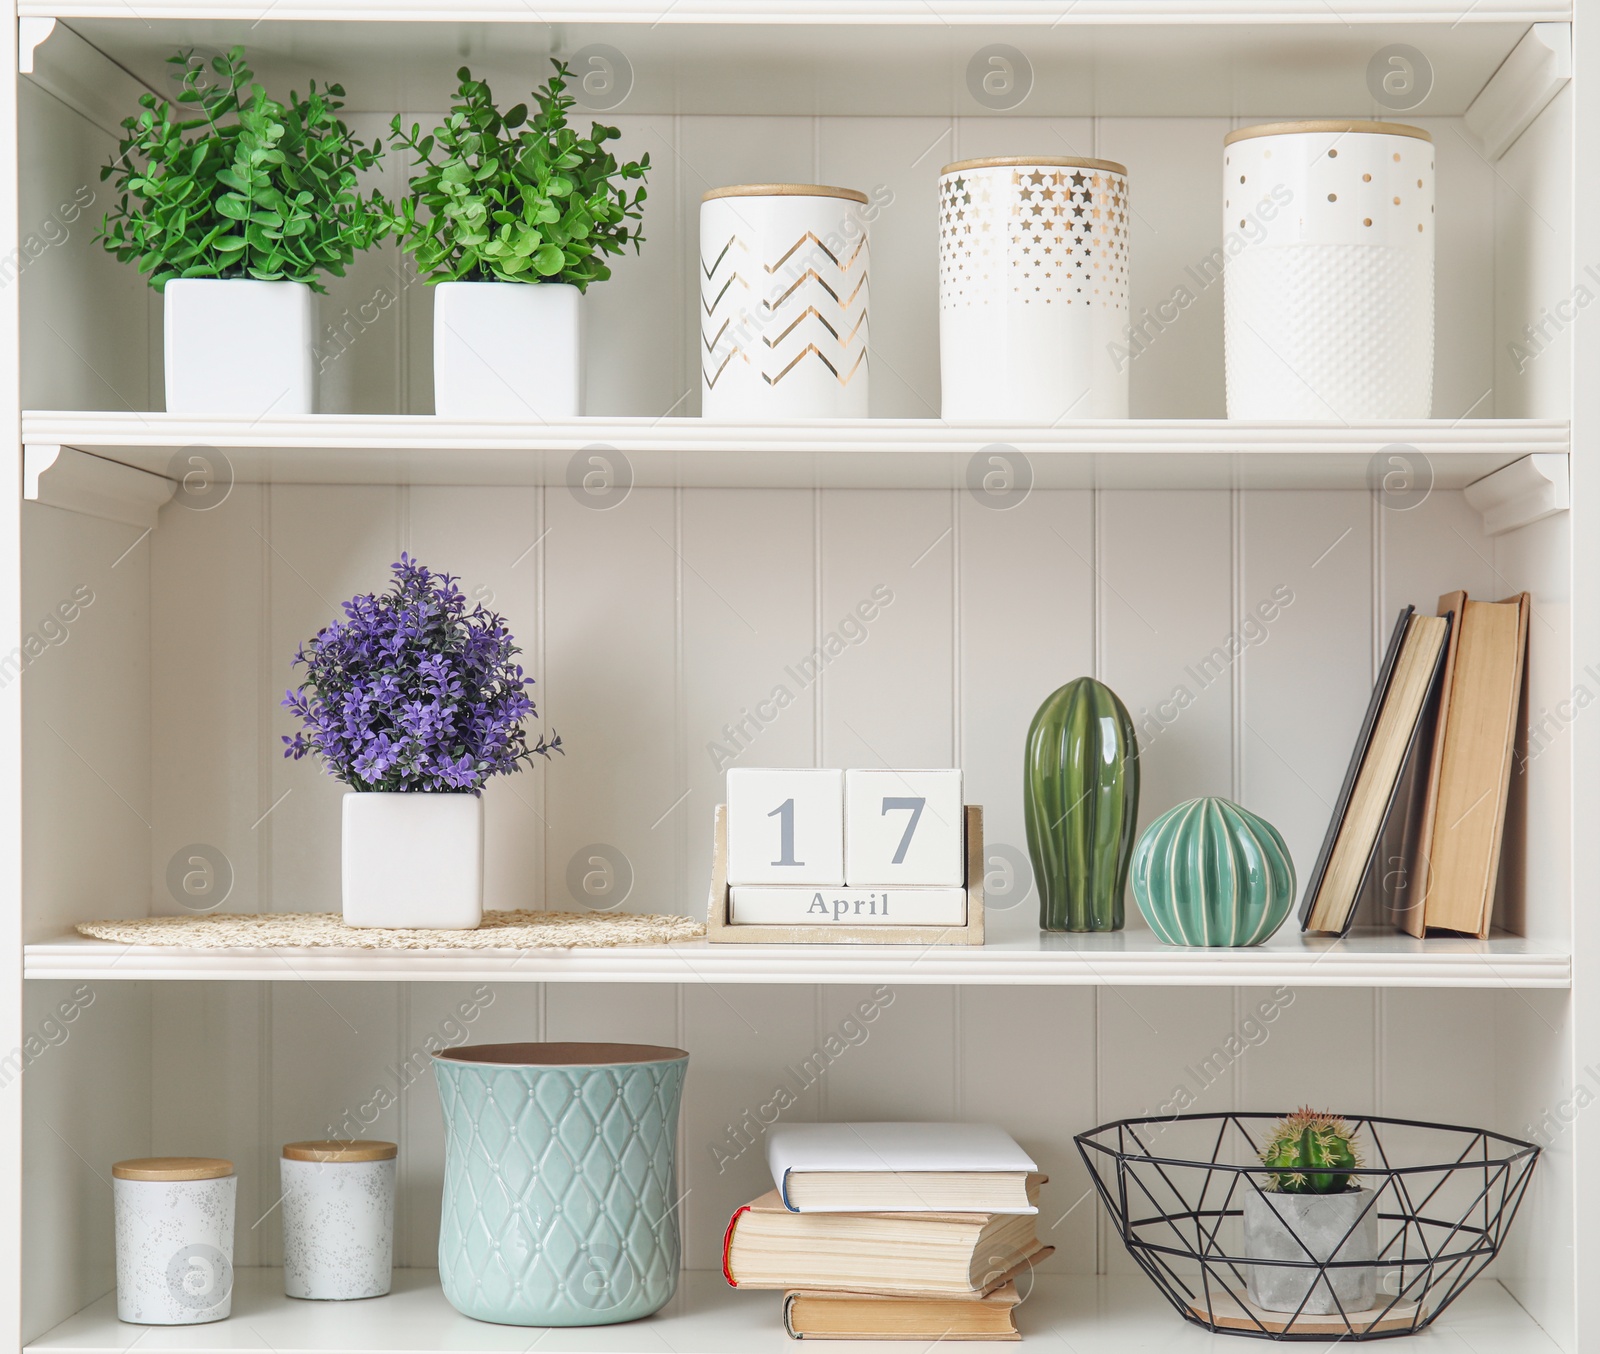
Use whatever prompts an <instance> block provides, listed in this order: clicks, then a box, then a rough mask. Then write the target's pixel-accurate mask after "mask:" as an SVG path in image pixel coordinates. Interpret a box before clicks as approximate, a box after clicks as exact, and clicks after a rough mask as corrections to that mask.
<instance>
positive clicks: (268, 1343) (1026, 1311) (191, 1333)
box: [30, 1269, 1557, 1354]
mask: <svg viewBox="0 0 1600 1354" xmlns="http://www.w3.org/2000/svg"><path fill="white" fill-rule="evenodd" d="M282 1285H283V1279H282V1271H281V1270H275V1269H267V1270H243V1271H240V1272H239V1276H238V1278H237V1279H236V1281H235V1288H234V1295H235V1296H234V1312H235V1315H234V1317H233V1320H232V1321H231V1322H230V1323H229V1324H230V1325H231V1326H233V1327H234V1328H235V1329H236V1330H237V1329H239V1328H241V1327H242V1329H243V1331H244V1338H245V1339H246V1340H249V1341H251V1342H252V1343H251V1344H249V1345H245V1346H243V1347H245V1348H256V1349H271V1350H277V1351H279V1354H329V1352H330V1351H342V1350H352V1351H356V1352H357V1354H409V1352H410V1351H413V1350H415V1351H424V1350H428V1351H432V1350H440V1349H462V1348H466V1349H475V1350H476V1349H482V1350H504V1351H508V1352H509V1351H517V1352H518V1354H520V1352H521V1351H523V1350H525V1349H526V1348H527V1339H528V1337H527V1335H526V1334H525V1333H519V1332H518V1331H517V1330H516V1329H515V1328H507V1327H504V1326H500V1327H491V1328H490V1329H489V1330H488V1331H485V1330H484V1329H483V1327H482V1325H481V1323H476V1322H473V1321H471V1320H470V1319H468V1318H467V1317H464V1316H461V1315H460V1314H459V1313H457V1312H456V1311H455V1309H454V1308H452V1307H451V1306H450V1304H449V1303H448V1302H446V1301H445V1300H444V1295H443V1294H442V1293H441V1292H440V1291H439V1285H438V1279H437V1276H436V1275H435V1274H434V1273H433V1272H432V1271H430V1270H409V1271H405V1275H404V1278H403V1279H402V1280H401V1282H400V1283H399V1284H397V1285H396V1289H395V1293H394V1295H393V1296H392V1297H391V1298H389V1299H388V1300H386V1301H385V1302H383V1303H382V1304H373V1303H341V1304H334V1303H314V1304H313V1303H306V1302H293V1301H291V1300H289V1299H287V1298H285V1297H283V1296H282ZM781 1301H782V1298H781V1296H780V1295H779V1294H777V1293H737V1292H734V1291H733V1290H732V1289H731V1288H729V1287H728V1285H727V1284H726V1283H725V1282H724V1281H723V1278H722V1275H721V1274H718V1273H715V1272H712V1273H706V1272H704V1271H690V1272H688V1273H686V1274H685V1275H684V1276H683V1285H682V1287H681V1289H680V1290H679V1294H678V1296H677V1297H676V1298H674V1299H673V1301H672V1302H671V1303H670V1304H669V1305H668V1306H667V1308H666V1309H665V1310H664V1311H663V1312H662V1313H661V1315H660V1316H658V1317H655V1318H653V1319H652V1320H651V1321H650V1322H649V1323H648V1324H635V1325H632V1326H618V1327H612V1328H610V1329H606V1328H605V1327H601V1328H599V1329H598V1330H597V1329H595V1328H593V1327H591V1328H589V1329H587V1330H583V1329H580V1330H553V1331H550V1332H549V1333H548V1334H547V1335H545V1336H543V1337H542V1338H541V1339H540V1340H539V1343H538V1346H537V1348H538V1349H539V1350H540V1351H545V1350H549V1351H550V1352H551V1354H590V1352H591V1351H594V1350H617V1351H625V1354H635V1351H637V1354H660V1351H662V1350H669V1351H672V1350H677V1351H682V1350H689V1349H694V1350H704V1351H705V1354H778V1351H783V1350H792V1349H793V1348H794V1346H793V1343H792V1342H791V1341H790V1340H789V1339H788V1338H787V1337H786V1336H785V1335H784V1334H783V1326H782V1323H781V1321H780V1319H779V1305H780V1303H781ZM1022 1313H1023V1315H1022V1318H1021V1319H1022V1321H1023V1322H1024V1324H1025V1325H1026V1328H1027V1332H1028V1335H1027V1338H1028V1339H1029V1340H1037V1341H1038V1342H1039V1343H1041V1344H1043V1343H1044V1342H1045V1341H1047V1340H1053V1339H1058V1340H1062V1341H1067V1342H1069V1347H1070V1348H1071V1349H1073V1350H1075V1351H1079V1354H1128V1351H1132V1350H1140V1351H1143V1350H1146V1349H1156V1348H1161V1349H1176V1350H1215V1351H1222V1350H1226V1349H1229V1348H1233V1347H1234V1345H1233V1343H1232V1342H1231V1341H1229V1340H1228V1339H1227V1338H1226V1337H1224V1336H1209V1335H1207V1334H1206V1333H1205V1332H1204V1331H1199V1330H1193V1329H1190V1328H1188V1327H1185V1326H1183V1325H1182V1324H1181V1323H1178V1322H1177V1321H1176V1319H1175V1318H1174V1317H1173V1316H1172V1313H1171V1309H1170V1308H1168V1307H1166V1306H1165V1305H1164V1304H1160V1303H1159V1299H1158V1298H1157V1297H1156V1295H1155V1292H1154V1290H1153V1289H1152V1288H1151V1287H1150V1285H1149V1284H1148V1283H1146V1282H1145V1281H1144V1280H1143V1279H1102V1280H1094V1279H1072V1278H1063V1279H1056V1280H1054V1281H1052V1282H1050V1283H1048V1284H1046V1283H1043V1282H1040V1283H1039V1284H1038V1285H1037V1286H1036V1288H1035V1291H1034V1292H1033V1293H1032V1294H1031V1295H1030V1296H1029V1298H1028V1299H1027V1301H1026V1303H1025V1305H1024V1307H1023V1309H1022ZM136 1334H137V1332H133V1331H130V1330H129V1328H128V1327H127V1326H124V1325H121V1324H120V1323H119V1322H118V1321H117V1317H116V1311H115V1299H114V1298H102V1299H101V1300H100V1301H99V1302H97V1303H95V1305H94V1306H93V1307H90V1308H89V1309H88V1310H87V1311H85V1312H82V1313H80V1314H79V1315H78V1316H75V1317H73V1318H71V1319H70V1320H68V1321H64V1322H63V1323H62V1324H61V1325H60V1326H58V1327H57V1328H56V1329H55V1330H53V1331H51V1332H50V1333H49V1334H48V1335H46V1336H45V1337H44V1338H43V1339H41V1340H39V1341H36V1342H35V1343H34V1344H33V1345H31V1346H30V1348H32V1349H35V1350H48V1351H50V1354H100V1351H102V1350H107V1349H127V1348H129V1347H130V1346H131V1345H132V1339H133V1336H134V1335H136ZM195 1334H196V1332H195V1330H194V1328H192V1327H191V1328H190V1329H189V1330H188V1331H184V1332H172V1331H161V1330H152V1331H151V1332H150V1333H149V1334H148V1335H147V1336H146V1337H145V1338H144V1339H142V1340H140V1341H139V1343H138V1348H139V1349H141V1350H153V1351H162V1352H163V1354H164V1352H165V1351H168V1350H171V1351H174V1354H176V1351H180V1350H181V1351H186V1352H190V1351H193V1350H195V1349H197V1348H204V1347H205V1346H204V1345H198V1344H197V1343H196V1341H195ZM201 1338H202V1340H203V1339H204V1338H205V1337H204V1336H202V1337H201ZM1477 1341H1485V1342H1492V1347H1493V1348H1494V1349H1495V1350H1496V1351H1497V1352H1498V1354H1554V1351H1555V1350H1556V1349H1557V1346H1556V1345H1555V1344H1553V1343H1552V1342H1551V1340H1550V1338H1549V1336H1547V1335H1546V1334H1545V1333H1544V1332H1543V1331H1541V1330H1540V1329H1539V1327H1538V1325H1537V1323H1535V1322H1534V1321H1533V1320H1532V1319H1531V1318H1530V1317H1529V1316H1528V1314H1527V1313H1526V1312H1525V1311H1523V1310H1522V1308H1521V1307H1519V1306H1518V1305H1517V1303H1516V1300H1515V1299H1514V1298H1512V1297H1511V1295H1510V1294H1509V1293H1507V1292H1506V1291H1505V1290H1504V1289H1503V1288H1501V1287H1500V1286H1499V1285H1498V1284H1495V1283H1493V1282H1485V1283H1480V1284H1478V1285H1476V1286H1475V1287H1473V1288H1471V1289H1468V1290H1467V1292H1466V1294H1465V1295H1464V1296H1463V1297H1462V1298H1461V1299H1460V1301H1459V1302H1458V1304H1457V1305H1456V1306H1455V1307H1453V1308H1452V1309H1451V1310H1450V1311H1449V1312H1448V1313H1446V1314H1445V1316H1443V1317H1441V1318H1440V1320H1439V1323H1438V1325H1437V1327H1436V1328H1434V1329H1432V1330H1430V1331H1426V1332H1423V1333H1422V1334H1421V1335H1420V1336H1418V1337H1417V1338H1416V1339H1414V1340H1413V1341H1412V1343H1411V1345H1410V1346H1408V1347H1410V1348H1416V1349H1423V1350H1428V1351H1440V1350H1449V1351H1451V1352H1452V1354H1454V1351H1456V1350H1459V1349H1463V1348H1467V1349H1470V1348H1473V1347H1474V1344H1473V1343H1470V1342H1477ZM230 1347H231V1348H238V1347H240V1346H238V1345H231V1346H230ZM915 1347H916V1346H911V1348H915ZM990 1347H991V1348H1002V1346H998V1345H991V1346H990ZM1477 1347H1479V1348H1482V1347H1483V1346H1482V1345H1479V1346H1477ZM850 1348H851V1349H852V1350H859V1351H860V1352H861V1354H896V1351H899V1350H904V1349H905V1348H907V1346H906V1345H905V1344H904V1343H903V1342H897V1341H877V1340H873V1341H862V1342H857V1343H852V1344H851V1345H850Z"/></svg>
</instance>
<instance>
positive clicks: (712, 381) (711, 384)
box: [700, 348, 750, 390]
mask: <svg viewBox="0 0 1600 1354" xmlns="http://www.w3.org/2000/svg"><path fill="white" fill-rule="evenodd" d="M736 357H737V358H741V359H743V360H744V361H746V362H748V361H749V360H750V359H749V358H748V357H746V356H745V353H744V349H743V348H735V349H733V350H732V351H731V352H730V353H729V354H728V355H727V356H726V357H725V358H723V359H722V365H721V366H720V367H718V368H717V374H716V375H715V376H713V375H711V373H710V372H708V371H707V370H706V369H705V368H704V367H701V368H700V374H701V375H702V376H704V377H705V380H706V387H707V389H710V390H715V389H716V388H717V382H718V381H719V380H720V379H721V378H722V373H723V372H725V371H726V370H727V369H728V363H730V362H732V361H733V359H734V358H736Z"/></svg>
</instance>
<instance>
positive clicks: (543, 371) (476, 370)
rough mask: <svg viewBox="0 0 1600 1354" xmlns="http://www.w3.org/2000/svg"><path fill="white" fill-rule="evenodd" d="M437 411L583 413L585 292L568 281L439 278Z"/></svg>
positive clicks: (534, 415) (514, 415) (517, 416)
mask: <svg viewBox="0 0 1600 1354" xmlns="http://www.w3.org/2000/svg"><path fill="white" fill-rule="evenodd" d="M433 412H434V413H435V414H437V415H438V416H439V417H440V418H494V419H506V420H512V421H517V420H527V419H536V420H537V419H552V418H576V417H577V416H578V415H579V414H581V413H582V412H583V293H581V292H580V291H579V290H578V289H577V288H576V287H574V286H572V285H571V284H570V283H565V282H537V283H535V282H441V283H439V285H438V286H436V287H435V288H434V289H433Z"/></svg>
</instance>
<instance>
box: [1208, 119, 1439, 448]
mask: <svg viewBox="0 0 1600 1354" xmlns="http://www.w3.org/2000/svg"><path fill="white" fill-rule="evenodd" d="M1433 166H1434V152H1433V141H1432V138H1431V137H1430V136H1429V135H1428V133H1427V132H1425V131H1423V130H1422V129H1421V128H1419V127H1407V126H1403V125H1401V124H1399V123H1392V122H1357V121H1345V120H1334V121H1324V122H1279V123H1268V124H1265V125H1262V126H1256V127H1242V128H1240V129H1239V130H1238V131H1236V132H1232V133H1230V134H1229V135H1228V137H1227V138H1226V139H1225V141H1224V142H1223V208H1222V245H1221V251H1220V253H1221V259H1222V272H1223V337H1224V342H1223V350H1224V354H1225V365H1226V370H1227V383H1228V417H1229V418H1241V419H1319V420H1324V421H1337V422H1341V423H1343V422H1349V421H1351V420H1355V419H1384V418H1406V419H1419V418H1428V417H1430V416H1431V414H1432V411H1433V339H1434V320H1433V305H1434V235H1435V233H1436V230H1437V219H1436V217H1435V215H1434V169H1433Z"/></svg>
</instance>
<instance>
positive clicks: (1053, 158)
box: [939, 155, 1128, 178]
mask: <svg viewBox="0 0 1600 1354" xmlns="http://www.w3.org/2000/svg"><path fill="white" fill-rule="evenodd" d="M1029 165H1038V166H1040V167H1041V168H1046V169H1103V170H1105V171H1106V172H1107V173H1108V174H1121V175H1122V176H1123V178H1127V176H1128V170H1127V167H1126V166H1125V165H1119V164H1118V163H1117V162H1116V161H1115V160H1086V159H1083V158H1082V157H1081V156H1077V155H997V156H994V157H992V158H990V159H987V160H957V161H956V162H955V163H954V164H948V165H946V166H945V167H944V168H943V169H941V170H940V171H939V174H940V177H943V176H944V175H946V174H956V173H959V172H960V171H961V170H963V169H1001V168H1005V167H1007V166H1029Z"/></svg>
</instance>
